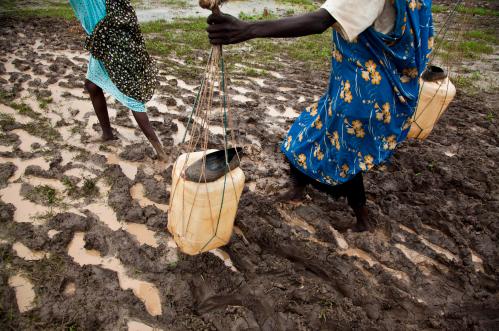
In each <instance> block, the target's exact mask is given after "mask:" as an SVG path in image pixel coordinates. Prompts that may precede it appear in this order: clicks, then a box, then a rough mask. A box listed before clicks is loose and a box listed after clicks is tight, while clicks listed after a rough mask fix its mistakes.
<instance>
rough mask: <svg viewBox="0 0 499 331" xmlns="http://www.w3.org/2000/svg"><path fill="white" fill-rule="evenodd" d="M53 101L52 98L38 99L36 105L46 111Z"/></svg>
mask: <svg viewBox="0 0 499 331" xmlns="http://www.w3.org/2000/svg"><path fill="white" fill-rule="evenodd" d="M53 101H54V100H53V99H52V98H39V99H38V105H39V106H40V108H41V109H47V108H48V105H49V104H51V103H52V102H53Z"/></svg>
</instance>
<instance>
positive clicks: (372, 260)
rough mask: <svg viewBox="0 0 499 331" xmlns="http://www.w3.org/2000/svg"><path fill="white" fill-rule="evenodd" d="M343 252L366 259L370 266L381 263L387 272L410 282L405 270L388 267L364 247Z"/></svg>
mask: <svg viewBox="0 0 499 331" xmlns="http://www.w3.org/2000/svg"><path fill="white" fill-rule="evenodd" d="M341 254H344V255H347V256H355V257H357V258H359V259H360V260H363V261H366V262H367V263H368V264H369V266H370V267H373V266H374V265H380V266H381V267H382V268H383V269H384V270H385V271H386V272H388V273H389V274H391V275H393V276H394V277H395V278H397V279H399V280H402V281H404V282H406V283H409V282H410V278H409V276H408V275H407V274H406V273H405V272H403V271H400V270H395V269H392V268H390V267H387V266H386V265H384V264H383V263H381V262H379V261H378V260H376V259H375V258H373V257H372V256H371V255H369V253H367V252H366V251H363V250H362V249H359V248H348V249H347V250H345V251H343V252H342V253H341Z"/></svg>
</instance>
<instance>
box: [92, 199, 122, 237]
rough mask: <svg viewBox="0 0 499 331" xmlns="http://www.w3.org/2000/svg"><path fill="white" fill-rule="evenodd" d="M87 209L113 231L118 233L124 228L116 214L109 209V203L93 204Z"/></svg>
mask: <svg viewBox="0 0 499 331" xmlns="http://www.w3.org/2000/svg"><path fill="white" fill-rule="evenodd" d="M86 209H88V210H89V211H90V212H92V214H95V215H96V216H97V217H98V218H99V220H100V221H101V222H102V223H104V224H105V225H107V227H108V228H110V229H111V230H113V231H118V230H119V229H121V228H122V227H123V224H122V223H120V222H119V221H118V218H117V217H116V213H115V212H114V210H113V209H112V208H111V207H109V205H108V204H107V202H100V203H92V204H90V205H88V206H86Z"/></svg>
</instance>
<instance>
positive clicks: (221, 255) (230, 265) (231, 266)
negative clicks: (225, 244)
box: [210, 248, 238, 272]
mask: <svg viewBox="0 0 499 331" xmlns="http://www.w3.org/2000/svg"><path fill="white" fill-rule="evenodd" d="M210 253H211V254H213V255H215V256H216V257H218V258H219V259H220V260H222V261H223V262H224V264H225V266H226V267H227V268H229V269H230V270H232V271H233V272H238V270H237V269H236V267H235V266H234V263H233V262H232V260H231V258H230V256H229V254H227V253H226V252H224V251H223V250H221V249H219V248H216V249H213V250H211V251H210Z"/></svg>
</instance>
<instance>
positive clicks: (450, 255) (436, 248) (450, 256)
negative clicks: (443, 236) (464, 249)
mask: <svg viewBox="0 0 499 331" xmlns="http://www.w3.org/2000/svg"><path fill="white" fill-rule="evenodd" d="M399 227H400V228H401V229H402V230H404V231H406V232H409V233H411V234H413V235H415V236H417V237H418V239H419V240H420V241H421V242H422V243H423V244H425V245H426V246H428V247H429V248H431V249H432V250H434V251H435V252H437V253H438V254H441V255H443V256H445V257H446V258H447V259H448V260H451V261H454V262H457V261H458V260H459V259H458V257H457V256H456V255H455V254H453V253H451V252H450V251H449V250H447V249H445V248H443V247H440V246H438V245H435V244H434V243H432V242H430V241H428V240H426V239H425V238H424V237H422V236H420V235H419V234H417V233H416V231H414V230H412V229H411V228H408V227H407V226H405V225H402V224H399Z"/></svg>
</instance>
